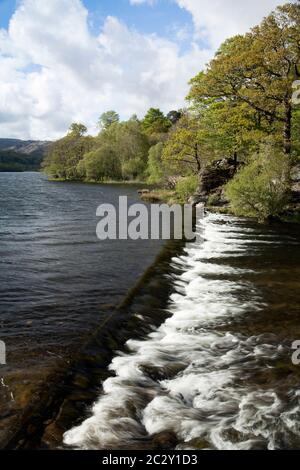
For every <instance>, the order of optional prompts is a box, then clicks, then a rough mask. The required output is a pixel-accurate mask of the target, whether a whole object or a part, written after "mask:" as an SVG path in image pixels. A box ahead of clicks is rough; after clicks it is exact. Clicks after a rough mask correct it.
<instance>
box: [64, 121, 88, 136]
mask: <svg viewBox="0 0 300 470" xmlns="http://www.w3.org/2000/svg"><path fill="white" fill-rule="evenodd" d="M86 133H87V127H86V126H85V125H84V124H81V123H78V122H73V124H71V125H70V128H69V132H68V135H70V136H71V137H82V136H84V135H85V134H86Z"/></svg>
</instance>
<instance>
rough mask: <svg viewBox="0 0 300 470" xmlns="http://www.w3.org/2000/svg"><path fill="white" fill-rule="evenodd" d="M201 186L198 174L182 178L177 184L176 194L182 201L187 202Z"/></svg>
mask: <svg viewBox="0 0 300 470" xmlns="http://www.w3.org/2000/svg"><path fill="white" fill-rule="evenodd" d="M198 187H199V177H198V176H196V175H192V176H187V177H186V178H182V179H181V180H179V181H178V183H177V184H176V194H177V196H178V197H179V199H180V200H181V201H182V202H187V201H188V199H189V198H190V197H191V196H194V194H195V193H196V191H197V189H198Z"/></svg>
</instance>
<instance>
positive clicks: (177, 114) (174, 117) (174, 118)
mask: <svg viewBox="0 0 300 470" xmlns="http://www.w3.org/2000/svg"><path fill="white" fill-rule="evenodd" d="M182 115H183V112H182V111H175V110H172V111H170V112H169V113H168V114H167V119H168V120H169V121H170V122H171V123H172V124H173V125H174V124H176V123H177V122H178V121H179V119H180V118H181V117H182Z"/></svg>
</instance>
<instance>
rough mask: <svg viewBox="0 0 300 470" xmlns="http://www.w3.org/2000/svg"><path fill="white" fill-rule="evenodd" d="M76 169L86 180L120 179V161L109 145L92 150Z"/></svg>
mask: <svg viewBox="0 0 300 470" xmlns="http://www.w3.org/2000/svg"><path fill="white" fill-rule="evenodd" d="M77 171H78V173H79V174H81V176H84V177H85V178H86V179H87V180H88V181H100V182H102V181H106V180H110V179H113V180H121V179H122V172H121V162H120V159H119V157H118V155H117V154H116V153H115V151H114V149H113V148H111V147H110V146H109V145H107V144H104V145H103V146H101V147H99V148H97V149H95V150H92V151H91V152H89V153H88V154H86V155H85V157H84V159H83V160H81V161H80V162H79V164H78V167H77Z"/></svg>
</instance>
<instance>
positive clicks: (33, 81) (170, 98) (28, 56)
mask: <svg viewBox="0 0 300 470" xmlns="http://www.w3.org/2000/svg"><path fill="white" fill-rule="evenodd" d="M285 2H286V0H251V1H250V0H0V118H1V119H0V137H14V138H23V139H28V138H33V139H55V138H59V137H61V136H62V135H64V134H65V132H66V131H67V129H68V127H69V125H70V124H71V123H72V122H74V121H76V122H83V123H84V124H86V125H87V126H88V128H89V130H90V132H91V133H94V132H96V122H97V120H98V118H99V116H100V115H101V114H102V113H103V112H105V111H107V110H110V109H114V110H115V111H117V112H118V113H119V114H120V116H121V119H127V118H128V117H130V116H131V115H132V114H137V115H138V116H139V117H140V118H142V117H143V116H144V114H145V113H146V112H147V110H148V109H149V108H150V107H159V108H161V109H162V111H164V112H165V113H167V112H168V111H170V110H172V109H179V108H182V107H184V106H187V103H186V101H185V97H186V95H187V94H188V90H189V81H190V79H191V78H192V77H194V76H195V75H196V74H197V73H199V72H200V71H201V70H203V69H205V67H206V64H207V63H208V62H209V61H210V60H211V59H212V58H213V56H214V54H215V52H216V51H217V49H218V48H219V46H220V44H221V43H222V42H223V41H224V40H225V39H227V38H228V37H231V36H233V35H235V34H243V33H245V32H247V31H248V30H249V28H251V27H252V26H255V25H256V24H258V23H259V22H260V21H261V20H262V18H263V17H264V16H265V15H267V14H269V13H270V12H271V11H272V10H273V9H274V8H276V6H278V5H279V4H282V3H285ZM10 20H11V21H10Z"/></svg>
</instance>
